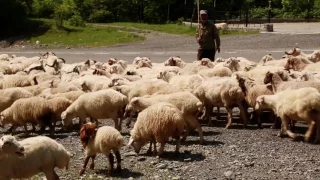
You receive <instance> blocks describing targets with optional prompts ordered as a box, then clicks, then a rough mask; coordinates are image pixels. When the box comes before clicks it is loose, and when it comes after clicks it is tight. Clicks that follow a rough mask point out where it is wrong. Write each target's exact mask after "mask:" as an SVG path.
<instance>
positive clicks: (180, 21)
mask: <svg viewBox="0 0 320 180" xmlns="http://www.w3.org/2000/svg"><path fill="white" fill-rule="evenodd" d="M183 21H184V18H183V17H181V18H178V20H177V24H178V25H183Z"/></svg>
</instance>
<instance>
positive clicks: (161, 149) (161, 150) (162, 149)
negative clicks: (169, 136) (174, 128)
mask: <svg viewBox="0 0 320 180" xmlns="http://www.w3.org/2000/svg"><path fill="white" fill-rule="evenodd" d="M165 144H166V143H161V145H160V148H159V151H158V156H159V157H161V156H162V155H163V151H164V145H165Z"/></svg>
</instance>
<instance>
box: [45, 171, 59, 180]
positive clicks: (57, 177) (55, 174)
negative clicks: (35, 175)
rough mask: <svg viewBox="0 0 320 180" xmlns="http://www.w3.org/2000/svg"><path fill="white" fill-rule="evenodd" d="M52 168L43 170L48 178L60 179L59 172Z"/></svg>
mask: <svg viewBox="0 0 320 180" xmlns="http://www.w3.org/2000/svg"><path fill="white" fill-rule="evenodd" d="M50 169H51V170H50ZM50 169H49V170H46V171H44V172H43V173H44V174H45V176H46V179H52V180H60V178H59V176H58V175H57V173H56V172H55V170H54V168H50Z"/></svg>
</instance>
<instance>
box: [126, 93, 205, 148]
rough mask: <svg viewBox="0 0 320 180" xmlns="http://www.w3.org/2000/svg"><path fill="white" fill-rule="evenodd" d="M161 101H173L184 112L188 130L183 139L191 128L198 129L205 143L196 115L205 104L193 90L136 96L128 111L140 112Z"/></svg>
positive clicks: (128, 106) (183, 139) (201, 139)
mask: <svg viewBox="0 0 320 180" xmlns="http://www.w3.org/2000/svg"><path fill="white" fill-rule="evenodd" d="M159 102H167V103H171V104H173V105H175V106H176V107H177V108H179V110H180V111H181V112H182V113H183V117H184V120H185V124H186V126H187V130H186V133H185V134H184V136H183V138H182V139H181V141H185V140H186V138H187V136H188V134H189V131H190V130H193V129H197V130H198V133H199V137H200V144H203V143H204V139H203V132H202V129H201V125H200V123H199V122H198V120H197V117H196V115H197V114H198V113H200V112H202V110H203V104H202V103H201V102H200V100H199V99H198V98H197V97H195V96H194V95H193V94H192V93H191V92H183V91H182V92H176V93H171V94H164V95H152V96H143V97H135V98H133V99H132V100H131V101H130V102H129V104H128V105H127V107H126V113H128V112H140V111H142V110H144V109H146V108H147V107H149V106H151V105H153V104H155V103H159ZM129 124H130V121H128V123H127V126H128V125H129Z"/></svg>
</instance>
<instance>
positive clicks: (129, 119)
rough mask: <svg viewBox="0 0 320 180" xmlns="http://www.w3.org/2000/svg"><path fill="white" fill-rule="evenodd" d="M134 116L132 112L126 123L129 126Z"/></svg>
mask: <svg viewBox="0 0 320 180" xmlns="http://www.w3.org/2000/svg"><path fill="white" fill-rule="evenodd" d="M132 116H133V115H131V114H130V116H129V117H128V118H127V123H126V126H127V128H129V127H130V124H131V119H132Z"/></svg>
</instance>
